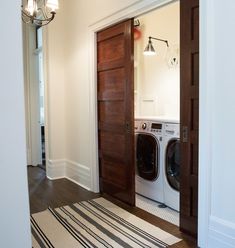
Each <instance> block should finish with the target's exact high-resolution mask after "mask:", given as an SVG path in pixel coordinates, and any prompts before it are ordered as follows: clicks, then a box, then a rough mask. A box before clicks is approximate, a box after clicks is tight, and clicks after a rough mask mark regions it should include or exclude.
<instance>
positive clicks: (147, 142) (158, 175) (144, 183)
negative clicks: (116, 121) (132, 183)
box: [135, 119, 164, 203]
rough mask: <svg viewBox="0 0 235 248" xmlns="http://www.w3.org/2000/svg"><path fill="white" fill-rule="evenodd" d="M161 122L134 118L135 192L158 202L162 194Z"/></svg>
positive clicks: (162, 200) (161, 198)
mask: <svg viewBox="0 0 235 248" xmlns="http://www.w3.org/2000/svg"><path fill="white" fill-rule="evenodd" d="M162 135H163V122H160V121H157V120H145V119H136V120H135V154H136V193H138V194H140V195H142V196H145V197H147V198H149V199H152V200H154V201H157V202H159V203H163V202H164V194H163V163H162V162H163V161H162V154H163V144H162V143H163V141H162Z"/></svg>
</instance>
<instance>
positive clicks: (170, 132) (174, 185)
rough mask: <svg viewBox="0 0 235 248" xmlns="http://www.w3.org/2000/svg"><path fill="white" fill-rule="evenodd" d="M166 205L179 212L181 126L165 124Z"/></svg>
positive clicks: (164, 180)
mask: <svg viewBox="0 0 235 248" xmlns="http://www.w3.org/2000/svg"><path fill="white" fill-rule="evenodd" d="M163 139H164V153H163V157H164V169H163V171H164V172H163V174H164V179H163V182H164V203H165V204H166V205H167V206H168V207H170V208H172V209H175V210H177V211H179V208H180V204H179V201H180V200H179V187H180V179H179V177H180V124H179V123H169V122H167V123H165V124H164V135H163Z"/></svg>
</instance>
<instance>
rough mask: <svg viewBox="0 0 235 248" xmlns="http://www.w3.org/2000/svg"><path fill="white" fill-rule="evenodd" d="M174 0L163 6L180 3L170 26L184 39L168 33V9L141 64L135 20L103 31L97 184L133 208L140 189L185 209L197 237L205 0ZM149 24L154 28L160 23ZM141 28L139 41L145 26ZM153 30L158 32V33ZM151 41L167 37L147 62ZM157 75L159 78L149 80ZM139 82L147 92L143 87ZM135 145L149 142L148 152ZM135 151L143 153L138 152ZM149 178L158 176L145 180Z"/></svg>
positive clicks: (185, 226) (184, 227)
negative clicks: (136, 57) (202, 3)
mask: <svg viewBox="0 0 235 248" xmlns="http://www.w3.org/2000/svg"><path fill="white" fill-rule="evenodd" d="M168 4H169V2H168ZM171 4H172V5H171ZM171 4H169V5H164V6H161V8H159V6H158V9H157V10H158V11H163V10H164V8H167V7H172V6H176V5H178V6H177V8H178V12H177V15H178V28H175V27H174V25H173V24H175V23H174V22H176V23H177V21H175V20H174V21H173V24H172V25H173V28H172V30H173V31H176V30H178V32H176V35H177V37H178V38H175V39H174V38H172V37H171V35H170V34H167V33H166V31H167V29H166V28H165V26H166V25H165V22H166V23H169V21H168V19H167V18H171V16H172V14H169V13H168V14H167V15H166V16H165V18H166V19H167V20H165V21H162V20H161V21H157V22H158V23H159V24H160V27H158V30H148V29H147V28H146V30H148V32H147V34H146V37H148V38H147V41H146V40H145V41H144V42H142V43H143V44H142V48H141V55H140V56H142V57H141V59H142V61H141V62H139V61H134V59H133V58H134V35H135V33H134V19H128V20H126V21H123V22H120V23H117V24H115V25H112V26H110V27H108V28H105V29H103V30H101V31H98V33H97V41H96V42H97V105H96V106H98V108H97V112H98V123H97V126H98V147H99V149H97V150H98V152H99V182H100V190H101V192H103V193H107V194H110V195H111V196H113V197H115V198H118V199H119V200H121V201H124V202H126V203H128V204H130V205H135V199H136V191H137V193H138V194H140V195H142V196H145V197H146V198H150V199H151V200H154V201H157V202H159V203H158V204H160V207H165V205H166V206H168V207H170V208H172V209H174V210H176V211H179V212H180V214H179V215H178V218H179V221H178V222H179V226H180V230H181V231H184V232H187V233H190V234H192V235H194V236H197V218H198V216H197V213H198V134H199V129H198V120H199V1H197V0H196V1H186V0H181V1H172V3H171ZM179 7H180V8H179ZM179 9H180V11H179ZM148 10H149V9H148ZM157 10H156V11H157ZM142 13H143V12H140V14H142ZM145 13H146V12H145ZM151 13H152V12H149V14H151ZM179 13H180V14H179ZM179 15H180V19H181V22H180V24H179ZM135 16H136V14H135ZM140 19H141V15H139V16H138V21H137V20H136V21H135V23H137V25H136V27H135V28H138V26H140V25H141V21H140ZM151 23H152V24H153V25H156V21H154V20H152V21H151ZM156 26H157V25H156ZM161 26H162V27H163V30H162V34H160V31H161ZM179 26H180V32H179ZM169 30H170V31H172V30H171V29H169ZM137 31H138V32H137V33H138V35H137V38H138V37H141V35H142V34H143V31H145V30H142V32H141V30H137ZM150 31H151V32H155V31H157V33H156V34H155V36H154V35H152V34H151V32H150ZM161 35H162V36H164V37H161ZM167 36H169V37H170V38H167ZM179 36H180V37H181V39H180V44H179ZM150 38H151V39H152V40H151V42H152V43H153V39H154V38H155V39H156V40H158V41H160V40H161V41H165V42H163V43H161V44H157V45H158V47H159V49H158V52H159V54H158V55H159V56H158V57H157V59H159V61H154V57H150V58H148V61H147V58H143V56H144V55H143V50H144V48H145V46H146V43H147V42H148V46H149V47H150V48H151V49H150V50H151V53H152V52H153V50H154V49H153V47H152V46H153V44H152V43H151V42H150ZM168 39H169V42H168ZM177 39H178V40H177ZM166 40H167V41H166ZM177 41H178V43H177ZM165 43H166V44H165ZM164 45H167V46H166V47H164ZM161 46H163V47H161ZM140 47H141V46H140ZM179 47H180V51H179ZM161 49H162V50H161ZM164 49H165V50H164ZM162 51H163V53H162V54H161V52H162ZM179 53H180V60H181V61H180V63H179ZM143 61H145V63H146V64H145V65H144V63H143ZM134 62H135V63H134ZM139 64H140V65H139ZM179 64H180V67H179ZM156 65H157V66H156ZM138 66H139V67H140V66H143V68H144V69H147V70H148V69H150V68H152V70H153V72H152V73H150V72H148V73H146V75H145V77H143V75H139V71H140V70H138V69H137V68H138ZM158 70H159V71H158ZM179 71H180V73H179ZM151 75H154V76H153V77H152V78H151ZM169 75H171V77H170V78H168V76H169ZM179 75H180V76H179ZM134 76H135V80H134ZM138 77H139V78H140V80H139V85H138V80H137V79H138ZM156 79H157V80H156ZM144 84H148V86H149V85H150V87H149V89H144V88H143V85H144ZM156 85H157V87H156ZM138 86H139V88H140V89H142V90H140V91H139V90H138V89H137V88H138ZM134 88H135V90H134ZM154 88H156V89H157V91H156V92H157V93H154V90H153V89H154ZM179 91H180V93H179ZM140 93H142V94H143V96H142V95H140ZM166 100H169V101H166ZM138 106H139V109H138ZM134 110H135V111H134ZM134 112H136V113H138V115H140V116H137V114H136V115H134ZM134 120H135V121H136V122H135V126H134ZM134 131H135V132H134ZM134 136H135V138H136V139H134ZM150 136H151V137H152V138H150ZM135 144H137V145H139V146H140V147H141V146H143V145H144V146H145V149H144V151H143V149H140V147H137V148H136V146H135ZM137 151H141V152H140V154H138V156H137V155H136V152H137ZM179 151H180V152H179ZM134 160H136V163H135V162H134ZM146 163H149V164H147V165H146ZM156 171H157V173H156ZM136 174H137V175H136ZM150 174H151V175H150ZM156 174H157V177H156V176H155V175H156ZM143 175H144V177H143ZM146 178H154V179H152V180H148V181H147V180H146ZM135 183H136V187H135ZM156 192H158V193H157V194H156ZM144 209H145V210H146V207H144Z"/></svg>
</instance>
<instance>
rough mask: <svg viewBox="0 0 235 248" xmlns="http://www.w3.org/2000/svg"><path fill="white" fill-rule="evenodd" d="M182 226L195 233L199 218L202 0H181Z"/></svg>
mask: <svg viewBox="0 0 235 248" xmlns="http://www.w3.org/2000/svg"><path fill="white" fill-rule="evenodd" d="M180 6H181V7H180V12H181V13H180V18H181V24H180V28H181V35H180V44H181V45H180V47H181V48H180V50H181V58H180V60H181V65H180V72H181V76H180V77H181V89H180V92H181V97H180V98H181V102H180V105H181V117H180V118H181V158H182V160H181V183H180V229H181V230H182V231H185V232H188V233H190V234H192V235H194V236H196V234H197V218H198V133H199V129H198V126H199V125H198V124H199V0H180Z"/></svg>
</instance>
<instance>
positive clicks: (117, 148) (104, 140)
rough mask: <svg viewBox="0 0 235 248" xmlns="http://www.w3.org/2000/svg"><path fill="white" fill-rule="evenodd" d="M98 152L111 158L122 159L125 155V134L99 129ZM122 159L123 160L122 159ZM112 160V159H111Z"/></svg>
mask: <svg viewBox="0 0 235 248" xmlns="http://www.w3.org/2000/svg"><path fill="white" fill-rule="evenodd" d="M99 133H100V136H99V139H100V154H101V155H103V154H105V155H108V156H109V157H110V160H112V158H114V159H115V158H118V159H123V158H124V156H125V135H123V134H117V133H112V132H107V131H105V132H103V131H100V132H99ZM123 161H125V160H124V159H123ZM111 162H112V161H111Z"/></svg>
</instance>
